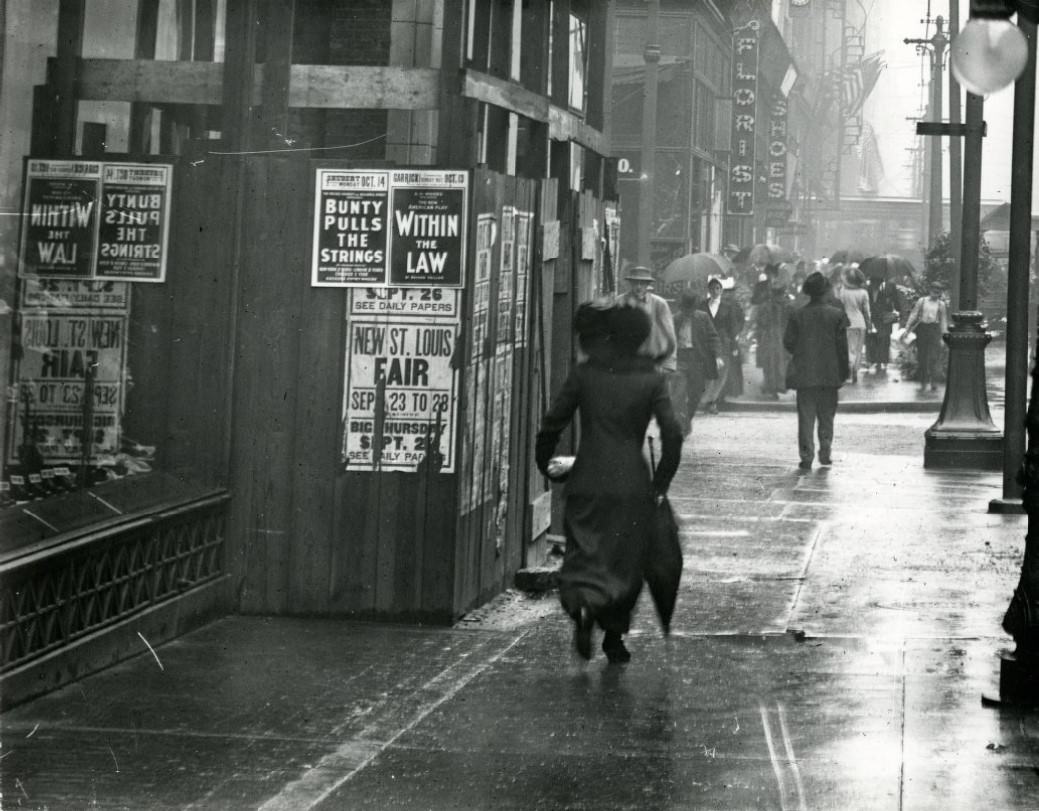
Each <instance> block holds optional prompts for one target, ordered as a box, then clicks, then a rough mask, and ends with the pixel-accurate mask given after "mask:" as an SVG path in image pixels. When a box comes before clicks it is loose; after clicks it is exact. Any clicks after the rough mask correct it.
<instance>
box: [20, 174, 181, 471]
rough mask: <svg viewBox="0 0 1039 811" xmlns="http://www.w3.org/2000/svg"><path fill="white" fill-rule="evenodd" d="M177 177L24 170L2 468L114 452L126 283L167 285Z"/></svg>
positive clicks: (93, 458)
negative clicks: (22, 461)
mask: <svg viewBox="0 0 1039 811" xmlns="http://www.w3.org/2000/svg"><path fill="white" fill-rule="evenodd" d="M172 176H173V167H172V165H170V164H163V163H120V162H109V161H84V160H41V159H37V158H30V159H28V160H27V164H26V173H25V177H26V182H25V197H24V201H23V208H22V215H23V216H22V232H21V240H20V253H19V272H18V275H19V336H18V339H19V345H20V349H21V355H20V357H19V359H18V361H17V368H16V370H15V393H14V397H15V402H14V408H13V413H12V421H11V429H12V432H11V437H12V441H11V442H10V443H9V444H8V450H9V454H8V459H7V461H8V462H14V461H17V460H18V459H19V458H24V457H25V455H26V453H27V450H28V449H32V450H34V451H35V453H36V454H38V456H39V458H40V459H41V460H42V462H43V463H45V464H48V465H50V464H62V463H73V464H84V465H87V466H89V465H92V464H94V463H96V462H97V461H98V460H102V459H109V458H111V456H112V455H113V454H116V453H118V452H119V450H120V445H121V440H122V437H121V433H122V432H121V424H122V416H123V408H124V400H125V395H126V381H127V379H128V377H129V374H130V372H129V369H128V367H127V343H126V337H127V319H128V317H129V312H130V289H129V285H128V284H127V283H128V282H158V283H161V282H164V281H165V280H166V264H167V253H168V252H167V244H168V240H169V221H170V193H171V184H172Z"/></svg>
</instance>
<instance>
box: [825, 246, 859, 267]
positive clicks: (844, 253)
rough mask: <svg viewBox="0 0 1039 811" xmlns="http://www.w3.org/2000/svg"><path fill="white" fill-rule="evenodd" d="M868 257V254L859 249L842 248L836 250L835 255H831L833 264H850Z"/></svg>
mask: <svg viewBox="0 0 1039 811" xmlns="http://www.w3.org/2000/svg"><path fill="white" fill-rule="evenodd" d="M865 258H866V254H864V253H863V252H862V251H857V250H853V249H851V250H840V251H836V252H834V254H833V256H831V257H830V264H831V265H838V264H839V265H850V264H851V263H852V262H861V261H862V260H863V259H865Z"/></svg>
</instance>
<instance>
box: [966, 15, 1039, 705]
mask: <svg viewBox="0 0 1039 811" xmlns="http://www.w3.org/2000/svg"><path fill="white" fill-rule="evenodd" d="M1014 13H1016V14H1017V30H1016V31H1015V30H1014V27H1013V26H1012V25H1011V24H1010V23H1009V18H1010V16H1011V15H1012V14H1014ZM1037 16H1039V7H1037V6H1036V4H1035V3H1032V2H1022V0H971V20H970V22H968V24H967V27H966V28H965V29H964V31H963V33H962V34H961V36H960V37H958V38H957V40H962V43H961V44H959V45H958V43H957V40H954V42H953V70H954V71H956V72H959V73H960V74H961V77H960V78H961V81H962V82H963V84H964V85H965V86H966V87H967V88H968V89H974V90H975V92H993V91H995V90H998V89H1000V88H1002V87H1005V86H1006V85H1007V84H1009V83H1010V82H1011V81H1013V80H1014V79H1015V77H1016V79H1017V81H1016V85H1015V87H1014V125H1013V127H1014V129H1013V157H1012V161H1013V164H1014V166H1013V170H1012V174H1011V191H1010V265H1011V268H1010V271H1011V276H1013V277H1016V278H1017V279H1018V280H1019V281H1020V279H1021V278H1022V276H1021V274H1022V273H1023V274H1025V278H1027V272H1028V271H1027V268H1028V265H1029V260H1030V256H1029V254H1030V242H1029V241H1030V238H1031V198H1032V146H1033V135H1032V127H1033V121H1034V117H1035V70H1036V41H1035V40H1036V17H1037ZM968 29H970V31H968ZM967 165H969V161H968V164H967ZM964 196H965V197H966V194H965V195H964ZM964 218H965V219H966V211H965V212H964ZM965 224H966V223H965ZM1025 292H1027V288H1025ZM1025 315H1027V313H1025ZM1026 320H1027V319H1022V318H1021V317H1020V313H1018V318H1016V319H1015V321H1017V322H1019V323H1018V330H1019V331H1021V332H1024V333H1025V334H1027V326H1026V324H1025V321H1026ZM1008 329H1009V324H1008ZM1037 347H1039V336H1037ZM1010 374H1011V369H1010V366H1009V358H1008V368H1007V375H1008V379H1009V376H1010ZM1010 396H1011V387H1010V386H1009V385H1008V386H1007V398H1008V406H1009V398H1010ZM1016 396H1020V393H1018V394H1017V395H1016ZM1025 429H1026V434H1027V441H1028V448H1027V450H1026V452H1025V455H1024V461H1023V463H1022V465H1021V470H1020V473H1019V474H1018V478H1019V481H1020V483H1021V486H1022V496H1021V500H1022V504H1023V506H1024V509H1025V512H1026V513H1027V514H1028V531H1027V534H1026V535H1025V553H1024V559H1023V560H1022V563H1021V574H1020V577H1019V579H1018V584H1017V587H1016V589H1015V590H1014V594H1013V597H1012V598H1011V600H1010V605H1009V607H1008V608H1007V611H1006V614H1005V615H1004V617H1003V630H1005V631H1006V632H1007V633H1008V634H1010V635H1011V636H1012V637H1013V638H1014V642H1015V644H1016V649H1015V650H1014V651H1013V652H1012V653H1010V652H1003V653H1001V655H1000V658H1001V664H1000V676H999V698H998V700H989V701H990V702H991V703H994V704H999V705H1005V706H1011V707H1037V706H1039V368H1035V367H1033V369H1032V394H1031V399H1030V400H1029V403H1028V410H1027V413H1026V415H1025Z"/></svg>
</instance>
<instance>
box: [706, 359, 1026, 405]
mask: <svg viewBox="0 0 1039 811" xmlns="http://www.w3.org/2000/svg"><path fill="white" fill-rule="evenodd" d="M1004 352H1005V348H1004V347H1003V346H1002V345H999V346H996V347H990V348H989V349H988V350H987V351H986V355H985V359H986V363H985V378H986V380H985V383H986V387H987V389H986V390H987V393H988V402H989V407H990V408H992V409H1002V408H1003V403H1004V395H1005V392H1006V378H1005V374H1006V371H1005V362H1004ZM743 380H744V387H743V394H742V395H741V396H739V397H735V398H731V399H729V400H727V401H726V402H725V403H723V404H722V406H721V408H722V409H724V410H727V411H772V410H789V409H796V403H795V394H794V392H793V391H786V392H783V393H780V394H779V395H776V396H769V395H766V394H764V393H763V392H762V390H761V389H762V386H761V384H762V373H761V369H759V368H757V367H756V366H755V365H754V363H753V361H751V362H749V363H744V364H743ZM944 397H945V386H944V384H939V385H938V387H937V389H936V390H934V391H932V390H931V389H929V388H928V389H925V390H921V388H920V384H919V383H918V382H916V381H915V380H907V379H905V376H904V375H903V374H902V372H901V371H900V370H899V369H898V368H897V366H896V365H895V364H890V365H889V366H888V367H887V369H886V370H884V371H879V370H877V369H876V368H867V367H863V368H862V369H860V370H859V377H858V380H857V381H856V382H855V383H852V382H851V381H848V382H847V383H845V384H844V386H842V387H841V389H840V392H839V398H840V409H841V410H842V411H844V412H845V413H849V412H860V413H869V412H878V411H881V412H883V411H886V412H920V413H928V414H934V416H935V417H937V416H938V413H939V412H940V411H941V407H942V400H943V398H944Z"/></svg>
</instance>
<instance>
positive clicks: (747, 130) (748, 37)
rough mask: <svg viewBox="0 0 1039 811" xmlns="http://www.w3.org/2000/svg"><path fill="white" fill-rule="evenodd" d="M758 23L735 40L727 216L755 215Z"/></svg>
mask: <svg viewBox="0 0 1039 811" xmlns="http://www.w3.org/2000/svg"><path fill="white" fill-rule="evenodd" d="M760 28H761V23H760V21H759V20H750V21H749V22H748V23H747V24H746V25H744V26H743V27H741V28H740V29H739V30H738V31H737V32H736V35H735V37H734V38H733V55H732V152H731V154H730V157H729V191H728V205H727V206H726V211H727V213H728V214H733V215H737V216H749V215H752V214H753V213H754V185H755V172H754V152H755V148H754V134H755V131H756V117H757V96H758V31H759V29H760Z"/></svg>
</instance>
